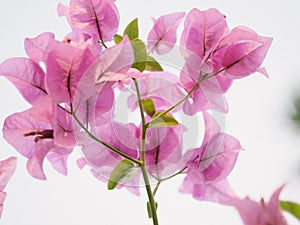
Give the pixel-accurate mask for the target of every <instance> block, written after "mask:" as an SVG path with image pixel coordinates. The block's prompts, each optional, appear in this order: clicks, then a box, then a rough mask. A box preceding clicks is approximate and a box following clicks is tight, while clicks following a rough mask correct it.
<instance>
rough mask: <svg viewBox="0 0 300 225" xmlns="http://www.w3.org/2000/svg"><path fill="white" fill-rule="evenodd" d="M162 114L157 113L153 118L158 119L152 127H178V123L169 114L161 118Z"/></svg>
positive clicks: (152, 123)
mask: <svg viewBox="0 0 300 225" xmlns="http://www.w3.org/2000/svg"><path fill="white" fill-rule="evenodd" d="M160 114H162V113H161V112H157V113H155V114H154V115H153V118H157V119H155V120H153V122H151V123H150V126H152V127H166V126H177V125H178V121H177V120H176V119H175V118H174V117H173V116H172V115H171V114H169V113H167V114H165V115H163V116H160Z"/></svg>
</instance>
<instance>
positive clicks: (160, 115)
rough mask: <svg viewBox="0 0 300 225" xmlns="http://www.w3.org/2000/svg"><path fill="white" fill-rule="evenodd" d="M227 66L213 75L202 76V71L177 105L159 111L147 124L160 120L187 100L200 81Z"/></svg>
mask: <svg viewBox="0 0 300 225" xmlns="http://www.w3.org/2000/svg"><path fill="white" fill-rule="evenodd" d="M225 69H226V68H223V69H221V70H219V71H217V72H215V73H213V74H211V75H205V76H201V75H202V73H201V72H200V77H199V80H198V82H196V83H195V84H194V86H193V87H192V89H191V90H190V91H189V92H188V93H187V95H186V96H184V97H183V98H182V99H181V100H179V101H178V102H177V103H176V104H175V105H173V106H171V107H170V108H168V109H166V110H165V111H163V112H162V113H159V114H158V115H157V116H156V117H153V118H152V119H151V120H150V121H149V122H148V123H147V124H146V125H147V126H149V125H150V124H151V123H153V122H155V121H156V120H158V119H159V118H161V117H162V116H164V115H166V114H167V113H168V112H170V111H172V110H173V109H175V108H176V107H177V106H179V105H180V104H182V103H183V102H185V101H186V100H187V99H188V98H189V97H190V96H191V94H192V93H193V92H194V91H195V89H196V88H197V87H198V86H199V85H200V83H201V82H202V81H204V80H207V79H209V78H211V77H215V76H217V75H218V74H219V73H221V72H223V71H224V70H225Z"/></svg>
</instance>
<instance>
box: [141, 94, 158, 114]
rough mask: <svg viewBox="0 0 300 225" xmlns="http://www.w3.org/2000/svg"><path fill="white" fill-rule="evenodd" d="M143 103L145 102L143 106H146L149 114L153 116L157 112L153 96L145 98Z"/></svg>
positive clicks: (145, 109) (145, 108)
mask: <svg viewBox="0 0 300 225" xmlns="http://www.w3.org/2000/svg"><path fill="white" fill-rule="evenodd" d="M142 104H143V107H144V111H145V112H146V113H147V114H148V115H149V116H151V117H152V116H153V115H154V113H155V106H154V103H153V100H152V99H151V98H146V99H143V100H142Z"/></svg>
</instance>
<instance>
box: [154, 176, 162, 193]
mask: <svg viewBox="0 0 300 225" xmlns="http://www.w3.org/2000/svg"><path fill="white" fill-rule="evenodd" d="M160 184H161V181H160V180H159V181H158V182H157V184H156V186H155V188H154V190H153V197H155V195H156V193H157V190H158V188H159V186H160Z"/></svg>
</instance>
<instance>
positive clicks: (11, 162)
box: [0, 157, 17, 218]
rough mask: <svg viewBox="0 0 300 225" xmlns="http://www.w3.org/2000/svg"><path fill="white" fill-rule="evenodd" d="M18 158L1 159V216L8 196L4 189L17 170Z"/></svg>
mask: <svg viewBox="0 0 300 225" xmlns="http://www.w3.org/2000/svg"><path fill="white" fill-rule="evenodd" d="M16 166H17V158H16V157H10V158H8V159H6V160H2V161H0V218H1V215H2V211H3V203H4V200H5V198H6V193H5V192H4V191H3V190H4V189H5V187H6V185H7V183H8V181H9V180H10V178H11V176H12V175H13V173H14V172H15V170H16Z"/></svg>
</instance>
